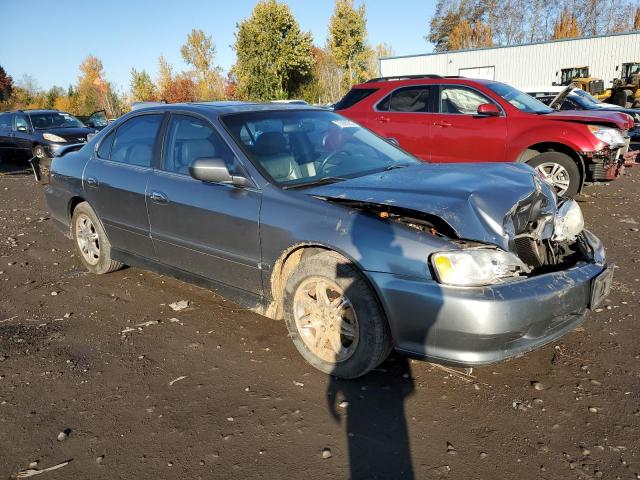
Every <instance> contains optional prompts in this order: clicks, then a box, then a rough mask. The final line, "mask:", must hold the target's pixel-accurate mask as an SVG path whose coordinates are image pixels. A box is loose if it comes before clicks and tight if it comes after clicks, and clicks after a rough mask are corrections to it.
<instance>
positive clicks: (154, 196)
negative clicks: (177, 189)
mask: <svg viewBox="0 0 640 480" xmlns="http://www.w3.org/2000/svg"><path fill="white" fill-rule="evenodd" d="M149 197H150V198H151V201H152V202H154V203H167V202H168V201H169V200H168V199H167V196H166V195H165V194H164V193H162V192H151V195H149Z"/></svg>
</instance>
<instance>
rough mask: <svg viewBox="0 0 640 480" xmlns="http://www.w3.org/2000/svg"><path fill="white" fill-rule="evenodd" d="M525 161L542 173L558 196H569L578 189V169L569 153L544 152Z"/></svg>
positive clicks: (573, 194)
mask: <svg viewBox="0 0 640 480" xmlns="http://www.w3.org/2000/svg"><path fill="white" fill-rule="evenodd" d="M527 163H528V164H529V165H530V166H532V167H533V168H535V169H536V171H538V173H540V174H542V176H543V177H544V178H545V180H546V181H547V182H548V183H549V184H550V185H552V186H553V187H554V189H555V191H556V193H557V194H558V196H559V197H569V198H571V197H573V196H575V195H576V194H577V193H578V192H579V191H580V185H581V179H580V170H579V169H578V165H577V164H576V162H575V161H574V160H573V158H571V157H570V156H569V155H566V154H564V153H560V152H544V153H541V154H540V155H536V156H535V157H533V158H532V159H531V160H529V161H528V162H527ZM554 172H555V173H554Z"/></svg>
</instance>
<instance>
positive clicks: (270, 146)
mask: <svg viewBox="0 0 640 480" xmlns="http://www.w3.org/2000/svg"><path fill="white" fill-rule="evenodd" d="M286 149H287V140H286V139H285V138H284V135H283V134H282V133H280V132H265V133H262V134H260V136H259V137H258V139H257V140H256V146H255V152H256V154H258V155H275V154H276V153H283V152H284V151H286Z"/></svg>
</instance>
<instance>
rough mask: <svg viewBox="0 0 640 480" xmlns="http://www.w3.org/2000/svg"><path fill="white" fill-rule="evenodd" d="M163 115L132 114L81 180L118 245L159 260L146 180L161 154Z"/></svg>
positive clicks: (107, 140) (107, 138)
mask: <svg viewBox="0 0 640 480" xmlns="http://www.w3.org/2000/svg"><path fill="white" fill-rule="evenodd" d="M161 123H162V115H160V114H143V115H138V116H135V117H132V118H131V119H129V120H127V121H126V122H125V123H123V124H122V125H120V126H119V127H118V129H117V130H116V131H115V133H113V132H112V133H109V134H108V135H107V136H105V138H104V139H103V140H102V141H101V142H100V145H99V146H98V150H97V154H96V156H95V157H94V158H92V159H91V160H90V161H89V162H88V163H87V166H86V167H85V170H84V173H83V176H82V179H83V187H84V191H85V195H86V197H87V200H88V201H89V203H90V204H91V206H92V207H93V208H94V210H95V211H96V213H97V214H98V217H100V219H101V220H102V223H103V225H104V227H105V230H106V232H107V236H108V237H109V241H110V242H111V244H112V246H113V247H114V248H118V249H121V250H125V251H127V252H129V253H133V254H135V255H139V256H142V257H145V258H149V259H153V258H155V251H154V247H153V242H152V241H151V237H150V234H149V217H148V214H147V203H146V196H147V184H148V182H149V178H150V176H151V172H152V171H153V170H152V165H155V164H156V162H157V158H158V157H159V147H158V141H157V137H158V131H159V129H160V124H161Z"/></svg>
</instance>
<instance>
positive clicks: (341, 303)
mask: <svg viewBox="0 0 640 480" xmlns="http://www.w3.org/2000/svg"><path fill="white" fill-rule="evenodd" d="M293 316H294V320H295V323H296V327H297V330H298V332H299V334H300V337H301V338H302V341H303V342H304V344H305V346H306V347H307V348H308V349H309V350H310V351H311V352H312V353H313V354H314V355H316V356H317V357H319V358H320V359H322V360H324V361H326V362H332V363H339V362H343V361H345V360H347V359H348V358H349V357H351V356H352V355H353V353H354V352H355V350H356V347H357V345H358V330H359V329H358V318H357V316H356V312H355V309H354V308H353V305H352V304H351V301H350V300H349V299H348V298H347V296H346V295H345V293H344V291H343V290H342V288H340V287H339V286H338V284H336V283H335V282H333V281H331V280H329V279H327V278H323V277H311V278H307V279H306V280H305V281H303V282H302V283H301V284H300V286H299V287H298V288H297V290H296V292H295V295H294V298H293Z"/></svg>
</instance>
